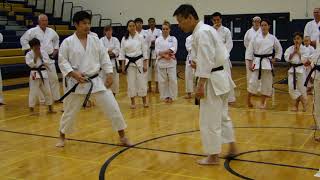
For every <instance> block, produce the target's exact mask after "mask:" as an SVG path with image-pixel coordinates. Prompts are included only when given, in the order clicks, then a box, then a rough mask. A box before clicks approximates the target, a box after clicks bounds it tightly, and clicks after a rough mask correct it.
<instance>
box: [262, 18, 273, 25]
mask: <svg viewBox="0 0 320 180" xmlns="http://www.w3.org/2000/svg"><path fill="white" fill-rule="evenodd" d="M262 22H266V23H267V24H268V25H269V26H271V21H269V19H262V20H261V23H262Z"/></svg>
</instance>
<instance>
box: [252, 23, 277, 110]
mask: <svg viewBox="0 0 320 180" xmlns="http://www.w3.org/2000/svg"><path fill="white" fill-rule="evenodd" d="M269 29H270V22H269V21H268V20H262V21H261V31H262V33H260V34H258V35H257V36H255V37H254V38H253V40H251V42H250V44H249V47H248V48H247V50H246V60H247V61H249V67H250V70H251V71H252V73H251V77H250V80H249V87H248V99H247V100H248V107H253V104H252V102H251V97H252V96H253V95H256V94H258V90H259V89H260V80H261V91H260V93H261V104H260V108H261V109H265V108H266V106H267V98H268V97H271V96H272V93H273V88H272V84H273V64H274V62H275V61H276V60H277V61H280V60H281V57H282V47H281V44H280V42H279V40H278V39H277V38H276V37H275V36H274V35H272V34H269ZM273 51H275V54H273Z"/></svg>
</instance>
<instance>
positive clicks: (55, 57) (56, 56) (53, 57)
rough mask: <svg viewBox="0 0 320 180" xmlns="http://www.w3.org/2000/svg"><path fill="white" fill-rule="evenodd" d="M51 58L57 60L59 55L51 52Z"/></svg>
mask: <svg viewBox="0 0 320 180" xmlns="http://www.w3.org/2000/svg"><path fill="white" fill-rule="evenodd" d="M49 58H50V59H53V60H55V61H57V60H58V55H57V54H56V55H55V56H54V55H53V53H51V54H49Z"/></svg>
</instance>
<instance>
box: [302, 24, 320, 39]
mask: <svg viewBox="0 0 320 180" xmlns="http://www.w3.org/2000/svg"><path fill="white" fill-rule="evenodd" d="M319 27H320V22H318V23H317V22H316V21H315V20H312V21H309V22H308V23H307V24H306V26H305V27H304V37H306V36H309V37H310V39H311V41H316V40H317V39H318V38H319V36H320V32H319Z"/></svg>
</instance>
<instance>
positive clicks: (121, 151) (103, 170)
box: [0, 127, 320, 180]
mask: <svg viewBox="0 0 320 180" xmlns="http://www.w3.org/2000/svg"><path fill="white" fill-rule="evenodd" d="M235 128H243V129H244V128H262V129H263V128H269V129H272V128H281V129H302V130H312V129H310V128H297V127H235ZM198 131H199V130H192V131H186V132H180V133H173V134H168V135H164V136H160V137H155V138H152V139H148V140H145V141H142V142H140V143H137V144H135V145H134V146H132V147H126V146H122V145H119V144H114V143H108V142H99V141H90V140H81V139H73V138H67V140H70V141H76V142H84V143H93V144H104V145H110V146H117V147H124V149H122V150H120V151H118V152H117V153H116V154H114V155H112V156H111V157H110V158H109V159H108V160H107V161H106V162H105V163H104V165H103V166H102V167H101V169H100V173H99V179H100V180H104V179H105V177H104V176H105V172H106V170H107V167H108V165H109V164H110V163H111V161H113V160H114V159H115V158H116V157H118V156H119V155H121V154H122V153H124V152H126V151H127V150H129V149H140V150H149V151H157V152H166V153H173V154H181V155H189V156H197V157H205V156H206V155H203V154H195V153H187V152H179V151H171V150H162V149H154V148H145V147H137V146H138V145H141V144H144V143H147V142H150V141H154V140H157V139H162V138H165V137H171V136H175V135H181V134H187V133H193V132H198ZM0 132H7V133H14V134H21V135H30V136H37V137H45V138H53V139H58V138H59V137H57V136H49V135H42V134H34V133H25V132H17V131H9V130H2V129H0ZM264 151H285V152H297V153H304V154H310V155H316V156H320V154H316V153H310V152H304V151H295V150H256V151H248V152H243V153H240V154H238V155H237V157H238V156H241V155H243V154H248V153H254V152H264ZM220 158H221V157H220ZM221 159H225V158H221ZM232 160H233V161H242V162H249V163H256V164H268V165H273V166H282V167H288V168H296V169H305V170H312V171H317V170H318V169H317V168H312V167H303V166H294V165H288V164H278V163H272V162H263V161H252V160H245V159H237V158H233V159H227V161H226V162H228V163H227V164H228V165H226V163H225V167H226V169H227V170H228V171H229V172H230V173H232V174H234V175H236V176H238V177H241V178H243V179H250V178H247V177H245V176H242V175H240V174H238V173H237V172H235V171H234V170H233V169H232V168H231V167H230V165H229V164H230V162H231V161H232Z"/></svg>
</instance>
